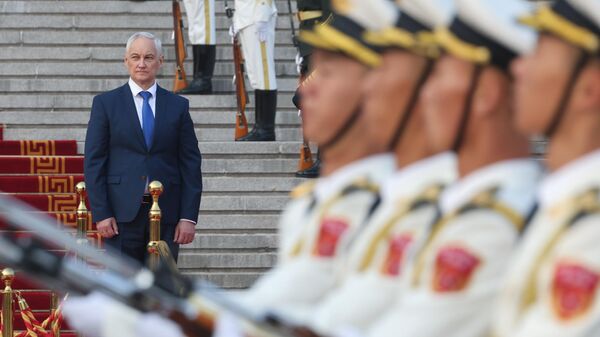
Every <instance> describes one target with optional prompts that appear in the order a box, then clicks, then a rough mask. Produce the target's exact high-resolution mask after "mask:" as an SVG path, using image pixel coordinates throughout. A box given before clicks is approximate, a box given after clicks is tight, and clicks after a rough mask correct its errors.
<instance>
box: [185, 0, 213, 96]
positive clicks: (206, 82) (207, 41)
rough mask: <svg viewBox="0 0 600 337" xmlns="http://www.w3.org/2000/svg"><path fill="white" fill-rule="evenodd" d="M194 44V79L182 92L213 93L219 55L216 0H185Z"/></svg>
mask: <svg viewBox="0 0 600 337" xmlns="http://www.w3.org/2000/svg"><path fill="white" fill-rule="evenodd" d="M183 4H184V5H185V12H186V14H187V19H188V36H189V38H190V43H191V44H192V54H193V62H194V68H193V69H194V74H193V76H194V79H193V80H192V82H191V83H190V84H189V85H188V87H187V88H185V89H183V90H181V91H179V92H178V93H180V94H203V95H206V94H211V93H212V77H213V72H214V69H215V60H216V55H217V48H216V45H215V44H216V38H215V26H216V25H215V0H184V1H183Z"/></svg>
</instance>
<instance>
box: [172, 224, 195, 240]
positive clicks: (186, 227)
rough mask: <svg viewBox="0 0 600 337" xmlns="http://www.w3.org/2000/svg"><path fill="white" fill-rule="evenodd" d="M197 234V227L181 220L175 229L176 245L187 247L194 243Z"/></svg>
mask: <svg viewBox="0 0 600 337" xmlns="http://www.w3.org/2000/svg"><path fill="white" fill-rule="evenodd" d="M195 234H196V225H195V224H194V223H193V222H190V221H186V220H179V223H178V224H177V227H175V239H174V240H173V241H175V243H178V244H180V245H186V244H188V243H191V242H192V241H194V236H195Z"/></svg>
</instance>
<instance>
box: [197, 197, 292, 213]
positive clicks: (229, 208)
mask: <svg viewBox="0 0 600 337" xmlns="http://www.w3.org/2000/svg"><path fill="white" fill-rule="evenodd" d="M288 200H289V198H288V196H287V195H284V196H272V195H260V194H258V195H234V194H232V195H227V196H212V195H208V196H204V197H203V198H202V203H201V204H200V213H202V212H203V211H211V212H216V211H219V212H242V211H249V212H256V211H281V210H282V209H283V206H285V204H286V203H287V202H288Z"/></svg>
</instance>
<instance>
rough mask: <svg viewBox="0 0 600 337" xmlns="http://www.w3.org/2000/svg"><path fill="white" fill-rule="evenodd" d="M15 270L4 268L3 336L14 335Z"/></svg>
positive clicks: (9, 336)
mask: <svg viewBox="0 0 600 337" xmlns="http://www.w3.org/2000/svg"><path fill="white" fill-rule="evenodd" d="M14 279H15V271H14V270H12V269H10V268H5V269H3V270H2V282H4V291H3V292H2V337H13V290H12V283H13V280H14Z"/></svg>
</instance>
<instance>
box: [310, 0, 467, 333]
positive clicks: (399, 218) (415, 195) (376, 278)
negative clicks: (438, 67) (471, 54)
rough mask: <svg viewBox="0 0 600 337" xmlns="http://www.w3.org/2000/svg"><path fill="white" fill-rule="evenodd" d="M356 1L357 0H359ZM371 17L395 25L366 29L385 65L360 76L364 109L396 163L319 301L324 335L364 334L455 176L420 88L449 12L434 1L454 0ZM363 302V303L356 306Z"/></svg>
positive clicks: (391, 8) (390, 297)
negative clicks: (428, 123) (429, 124)
mask: <svg viewBox="0 0 600 337" xmlns="http://www.w3.org/2000/svg"><path fill="white" fill-rule="evenodd" d="M359 1H361V0H359ZM374 2H383V3H384V5H386V4H387V6H384V5H381V6H376V7H374V8H379V9H380V10H381V11H380V12H379V13H377V15H376V16H374V17H364V18H363V19H365V20H366V19H369V20H373V21H387V20H386V18H387V17H388V16H390V15H393V17H394V20H393V21H392V22H393V23H394V25H390V26H389V27H386V28H385V29H383V30H380V31H370V32H367V33H366V34H367V35H366V39H367V40H368V41H369V42H371V43H372V44H375V45H377V46H379V47H380V48H384V51H383V54H382V59H383V62H382V65H381V66H379V67H378V68H376V69H375V70H373V71H371V73H370V74H369V76H368V78H367V79H366V80H365V83H364V86H363V90H364V96H365V100H364V109H365V114H366V118H367V121H366V122H367V124H368V129H369V130H370V132H372V133H373V134H372V135H370V137H371V138H374V139H378V141H379V142H381V146H385V147H388V148H389V150H390V151H391V152H393V153H394V154H395V157H396V164H397V165H398V167H399V168H400V169H399V170H398V171H397V172H395V173H394V175H393V176H392V177H390V179H388V180H387V181H386V182H385V184H384V186H383V188H382V193H381V196H382V204H381V206H380V207H379V209H378V211H377V212H376V213H375V214H374V215H373V217H372V218H371V221H369V223H368V224H367V225H366V227H365V230H364V231H363V232H362V233H361V235H360V236H359V237H357V238H356V240H355V242H354V243H353V245H352V247H351V248H350V251H349V253H348V255H349V259H348V263H347V265H346V266H345V267H344V269H345V270H344V275H343V281H342V283H341V285H340V286H339V287H338V288H337V289H335V290H334V291H332V292H331V294H329V295H328V296H327V297H325V299H324V300H323V301H322V302H321V303H320V304H319V306H318V307H317V309H316V310H315V311H314V313H313V315H312V318H311V323H312V324H311V325H312V326H313V327H314V328H315V329H316V330H317V331H318V332H319V333H321V334H324V335H335V334H336V333H337V332H338V331H341V330H344V329H349V328H352V329H355V330H357V332H358V333H361V334H364V333H365V331H366V330H367V328H368V327H369V325H370V324H372V323H373V322H374V321H375V320H376V319H377V318H378V317H379V316H380V315H382V314H383V313H384V312H385V311H387V310H388V309H389V307H390V306H391V305H392V304H393V303H394V302H395V301H396V299H397V298H398V297H399V296H400V290H401V285H402V278H403V277H404V276H405V275H406V273H405V267H406V265H407V264H408V261H409V260H410V256H413V255H414V254H411V252H412V251H414V250H415V249H416V248H417V247H418V246H420V245H421V244H422V243H423V242H424V241H425V239H426V238H427V237H428V236H429V232H430V230H431V226H432V224H433V223H434V222H435V221H436V219H437V216H438V214H439V211H438V207H437V197H438V195H439V193H440V191H442V190H443V188H444V187H445V186H447V185H449V184H451V183H452V182H453V181H454V180H455V178H456V160H455V156H454V154H453V153H451V152H449V151H447V152H436V151H434V150H433V149H432V146H431V144H430V142H429V140H428V138H427V135H426V134H425V133H424V132H422V130H423V129H424V128H425V125H424V122H425V121H424V116H423V112H422V109H421V104H420V102H419V101H418V98H419V94H420V91H421V88H422V86H423V84H424V82H425V80H426V79H427V77H428V75H429V73H430V70H431V68H432V66H433V62H434V58H435V57H436V56H437V55H438V49H437V48H436V45H435V44H433V41H432V35H433V32H432V30H433V28H434V27H437V26H439V25H442V24H447V23H448V20H449V19H450V13H449V11H442V10H440V9H438V7H436V5H437V3H439V2H443V3H445V4H446V5H447V6H451V5H452V1H451V0H443V1H434V0H403V1H402V3H401V8H402V12H401V13H400V12H399V11H398V7H397V6H396V5H394V4H393V3H392V2H390V1H388V0H372V1H371V3H374ZM358 304H360V305H358Z"/></svg>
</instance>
